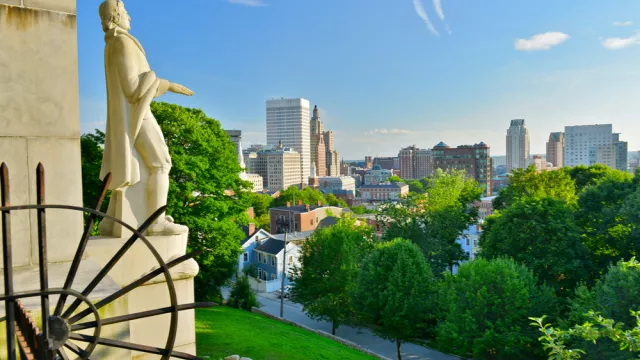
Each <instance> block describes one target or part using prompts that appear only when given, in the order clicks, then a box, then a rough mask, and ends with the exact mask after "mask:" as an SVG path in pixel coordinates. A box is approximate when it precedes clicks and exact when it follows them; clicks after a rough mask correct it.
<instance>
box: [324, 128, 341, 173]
mask: <svg viewBox="0 0 640 360" xmlns="http://www.w3.org/2000/svg"><path fill="white" fill-rule="evenodd" d="M324 146H325V147H326V163H327V176H340V153H339V152H338V151H337V150H336V145H335V140H334V137H333V131H331V130H329V131H325V132H324Z"/></svg>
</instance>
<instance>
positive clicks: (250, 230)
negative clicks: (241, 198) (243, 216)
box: [247, 223, 256, 237]
mask: <svg viewBox="0 0 640 360" xmlns="http://www.w3.org/2000/svg"><path fill="white" fill-rule="evenodd" d="M255 233H256V224H254V223H249V225H248V226H247V237H249V236H251V235H253V234H255Z"/></svg>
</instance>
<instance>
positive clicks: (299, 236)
mask: <svg viewBox="0 0 640 360" xmlns="http://www.w3.org/2000/svg"><path fill="white" fill-rule="evenodd" d="M313 231H314V230H307V231H296V232H292V233H288V234H287V241H295V240H306V239H308V238H309V237H310V236H311V234H313ZM272 236H273V238H275V239H278V240H279V241H283V240H284V234H276V235H272Z"/></svg>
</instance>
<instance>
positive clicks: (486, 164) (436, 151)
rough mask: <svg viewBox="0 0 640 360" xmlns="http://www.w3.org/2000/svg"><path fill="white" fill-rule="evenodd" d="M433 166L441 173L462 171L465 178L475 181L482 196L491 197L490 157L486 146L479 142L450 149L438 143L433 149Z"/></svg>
mask: <svg viewBox="0 0 640 360" xmlns="http://www.w3.org/2000/svg"><path fill="white" fill-rule="evenodd" d="M433 166H434V168H435V169H442V170H443V171H447V170H464V171H465V172H466V173H467V177H469V178H473V179H476V181H477V182H478V185H480V186H481V187H482V189H483V190H484V196H491V193H492V188H491V156H490V148H489V146H488V145H487V144H485V143H483V142H481V143H479V144H475V145H461V146H458V147H456V148H452V147H450V146H449V145H447V144H445V143H443V142H440V143H439V144H438V145H436V146H434V147H433Z"/></svg>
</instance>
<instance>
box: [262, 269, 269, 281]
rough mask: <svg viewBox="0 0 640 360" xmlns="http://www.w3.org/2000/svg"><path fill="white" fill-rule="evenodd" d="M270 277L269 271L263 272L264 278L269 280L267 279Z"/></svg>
mask: <svg viewBox="0 0 640 360" xmlns="http://www.w3.org/2000/svg"><path fill="white" fill-rule="evenodd" d="M268 278H269V273H268V272H266V271H263V272H262V280H264V281H267V279H268Z"/></svg>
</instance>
